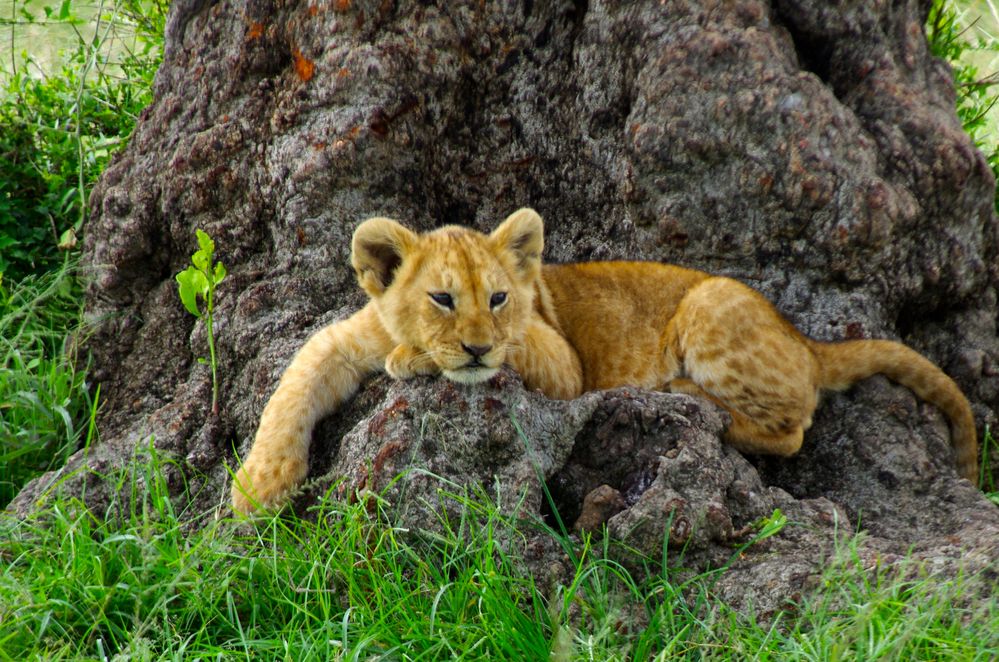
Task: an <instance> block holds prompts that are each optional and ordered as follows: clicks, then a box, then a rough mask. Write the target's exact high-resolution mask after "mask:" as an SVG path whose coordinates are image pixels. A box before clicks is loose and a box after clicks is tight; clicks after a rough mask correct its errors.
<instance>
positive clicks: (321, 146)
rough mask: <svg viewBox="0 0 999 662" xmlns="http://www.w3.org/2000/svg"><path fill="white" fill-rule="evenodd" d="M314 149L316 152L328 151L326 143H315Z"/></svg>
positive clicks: (313, 144)
mask: <svg viewBox="0 0 999 662" xmlns="http://www.w3.org/2000/svg"><path fill="white" fill-rule="evenodd" d="M312 149H314V150H316V151H317V152H319V151H322V150H324V149H326V143H324V142H315V143H312Z"/></svg>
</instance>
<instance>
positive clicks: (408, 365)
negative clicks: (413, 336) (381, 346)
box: [385, 345, 441, 379]
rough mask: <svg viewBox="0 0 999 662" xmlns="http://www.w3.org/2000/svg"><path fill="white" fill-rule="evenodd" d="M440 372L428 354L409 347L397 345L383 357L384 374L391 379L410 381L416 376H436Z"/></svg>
mask: <svg viewBox="0 0 999 662" xmlns="http://www.w3.org/2000/svg"><path fill="white" fill-rule="evenodd" d="M440 371H441V369H440V366H438V365H437V364H436V363H434V361H433V359H432V358H430V354H428V353H427V352H423V351H420V350H418V349H416V348H415V347H413V346H411V345H398V346H396V348H395V349H393V350H392V351H391V352H389V355H388V356H386V357H385V372H387V373H388V374H389V376H390V377H392V378H393V379H412V378H413V377H415V376H417V375H436V374H438V373H439V372H440Z"/></svg>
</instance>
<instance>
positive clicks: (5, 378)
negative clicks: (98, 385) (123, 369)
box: [0, 265, 94, 507]
mask: <svg viewBox="0 0 999 662" xmlns="http://www.w3.org/2000/svg"><path fill="white" fill-rule="evenodd" d="M80 308H81V297H80V292H79V287H78V285H77V283H76V280H75V279H74V277H73V270H72V268H71V267H70V266H68V265H64V266H63V267H61V268H60V269H58V270H57V271H54V272H50V273H48V274H45V275H43V276H38V277H35V276H31V277H28V278H25V279H24V280H23V281H21V282H20V283H19V284H17V285H16V286H14V287H13V288H12V289H11V290H10V291H8V290H7V289H5V288H4V286H3V283H2V281H0V356H3V359H4V360H3V362H2V364H0V507H3V506H5V505H6V504H7V503H8V502H9V501H10V500H11V499H12V498H13V497H14V495H16V494H17V492H18V490H19V489H20V488H21V486H22V485H23V484H24V483H25V482H27V481H28V480H30V479H31V478H34V477H35V476H36V475H38V474H40V473H42V472H44V471H47V470H49V469H54V468H58V467H60V466H62V464H64V463H65V461H66V459H67V457H68V456H69V454H70V453H72V452H73V451H75V450H76V449H77V448H79V447H80V445H81V443H83V441H84V440H85V435H87V434H88V426H87V423H88V420H89V414H90V412H91V410H92V408H93V404H94V403H93V398H92V397H91V395H90V393H89V391H88V389H87V384H86V381H85V378H86V377H85V376H86V372H85V370H84V369H81V368H78V367H77V358H78V357H76V355H75V349H74V343H73V338H74V336H73V330H74V328H75V327H76V325H77V324H78V323H79V322H78V320H79V316H80ZM91 432H92V431H91Z"/></svg>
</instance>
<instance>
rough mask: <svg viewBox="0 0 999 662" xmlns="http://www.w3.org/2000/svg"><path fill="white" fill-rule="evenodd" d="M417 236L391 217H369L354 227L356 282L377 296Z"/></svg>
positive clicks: (353, 253) (370, 294) (351, 256)
mask: <svg viewBox="0 0 999 662" xmlns="http://www.w3.org/2000/svg"><path fill="white" fill-rule="evenodd" d="M417 241H418V237H417V236H416V233H414V232H412V231H411V230H407V229H406V228H404V227H403V226H401V225H400V224H399V223H397V222H396V221H393V220H392V219H390V218H369V219H368V220H366V221H364V222H363V223H361V224H360V225H358V226H357V229H356V230H354V240H353V241H352V242H351V246H350V249H351V255H350V263H351V264H352V265H353V266H354V272H355V273H356V274H357V282H358V283H359V284H360V286H361V287H362V288H364V291H365V292H367V293H368V296H370V297H377V296H379V295H381V293H382V292H384V291H385V288H386V287H388V286H389V285H390V284H391V283H392V278H393V275H394V273H395V270H396V269H397V268H398V267H399V265H400V264H402V261H403V259H405V257H406V254H407V253H409V252H410V251H411V250H412V249H413V247H414V246H416V242H417Z"/></svg>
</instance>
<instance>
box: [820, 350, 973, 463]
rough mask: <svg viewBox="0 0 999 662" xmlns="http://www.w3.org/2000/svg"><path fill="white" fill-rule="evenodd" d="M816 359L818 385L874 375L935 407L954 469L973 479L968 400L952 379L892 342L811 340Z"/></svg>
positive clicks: (841, 385) (836, 386)
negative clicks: (945, 425)
mask: <svg viewBox="0 0 999 662" xmlns="http://www.w3.org/2000/svg"><path fill="white" fill-rule="evenodd" d="M812 351H813V352H815V355H816V357H817V358H818V359H819V388H826V389H832V390H843V389H846V388H849V387H850V386H851V385H852V384H853V383H855V382H856V381H858V380H861V379H864V378H865V377H870V376H871V375H874V374H878V373H880V374H882V375H885V376H886V377H888V378H889V379H891V380H893V381H896V382H898V383H899V384H902V385H903V386H906V387H908V388H909V389H911V390H912V391H913V392H914V393H915V394H916V395H917V396H919V397H920V398H922V399H923V400H925V401H927V402H929V403H932V404H934V405H936V406H937V407H939V408H940V409H941V410H942V411H943V413H944V414H945V415H946V416H947V418H948V419H949V420H950V433H951V443H953V445H954V449H955V451H956V452H957V470H958V473H959V474H960V475H961V476H964V477H965V478H967V479H968V480H970V481H971V482H975V481H976V480H977V478H978V441H977V436H976V433H975V419H974V416H973V415H972V413H971V406H970V405H969V404H968V399H967V398H965V397H964V394H963V393H961V389H960V388H958V386H957V384H955V383H954V380H953V379H951V378H950V377H948V376H947V375H945V374H944V373H943V371H941V370H940V368H938V367H937V366H935V365H934V364H933V363H932V362H931V361H929V360H928V359H926V358H925V357H924V356H923V355H921V354H920V353H919V352H916V351H915V350H912V349H909V348H908V347H906V346H905V345H903V344H901V343H898V342H894V341H892V340H847V341H845V342H836V343H824V342H818V341H814V340H813V341H812Z"/></svg>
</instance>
